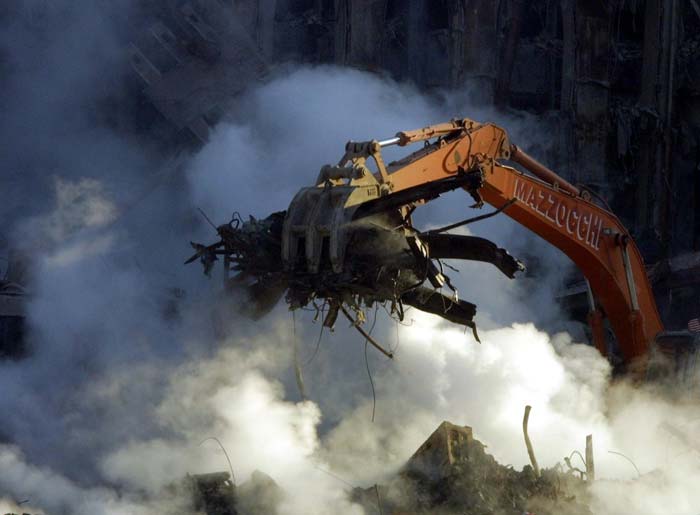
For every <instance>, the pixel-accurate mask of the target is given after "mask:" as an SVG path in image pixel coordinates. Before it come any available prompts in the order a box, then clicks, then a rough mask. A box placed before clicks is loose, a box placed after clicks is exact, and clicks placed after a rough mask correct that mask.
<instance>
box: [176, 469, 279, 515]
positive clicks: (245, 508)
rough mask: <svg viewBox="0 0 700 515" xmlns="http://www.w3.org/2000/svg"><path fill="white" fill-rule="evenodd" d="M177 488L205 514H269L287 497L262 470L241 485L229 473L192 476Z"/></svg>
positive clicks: (178, 491)
mask: <svg viewBox="0 0 700 515" xmlns="http://www.w3.org/2000/svg"><path fill="white" fill-rule="evenodd" d="M174 490H175V491H174V492H173V493H174V494H178V493H185V494H186V496H187V497H188V498H189V499H190V503H189V504H190V505H191V506H190V507H191V509H192V511H193V513H198V514H203V515H269V514H272V513H277V507H278V505H279V504H280V502H282V500H283V498H284V492H283V490H282V489H281V488H280V487H279V486H278V485H277V483H275V481H274V480H273V479H272V478H271V477H270V476H268V475H266V474H264V473H262V472H260V471H258V470H256V471H255V472H253V474H252V475H251V477H250V479H249V480H248V481H246V482H245V483H243V484H241V485H239V486H236V485H235V484H234V483H233V481H232V480H231V475H230V474H229V473H228V472H213V473H210V474H193V475H188V476H187V477H186V478H185V480H184V482H183V483H182V484H181V485H175V488H174Z"/></svg>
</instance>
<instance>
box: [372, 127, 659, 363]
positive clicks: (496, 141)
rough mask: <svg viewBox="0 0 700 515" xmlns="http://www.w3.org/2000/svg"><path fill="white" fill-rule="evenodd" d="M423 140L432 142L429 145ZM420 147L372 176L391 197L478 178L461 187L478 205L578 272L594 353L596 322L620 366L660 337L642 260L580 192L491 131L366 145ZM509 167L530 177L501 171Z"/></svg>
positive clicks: (606, 214)
mask: <svg viewBox="0 0 700 515" xmlns="http://www.w3.org/2000/svg"><path fill="white" fill-rule="evenodd" d="M431 139H435V140H434V141H433V142H430V140H431ZM418 141H423V142H425V144H424V147H423V148H422V149H421V150H419V151H417V152H415V153H413V154H411V155H409V156H407V157H405V158H403V159H401V160H400V161H397V162H394V163H390V164H389V165H388V166H387V167H386V170H383V168H384V166H383V163H382V173H381V175H379V174H377V178H378V181H379V182H380V183H381V184H382V188H383V189H384V191H386V190H389V191H391V194H395V193H398V192H401V191H403V190H409V189H411V188H417V187H421V186H425V185H426V184H429V183H433V182H436V181H441V180H443V179H446V178H449V177H459V176H460V175H463V176H474V175H478V181H476V186H475V181H473V180H472V181H469V183H468V184H469V185H468V186H465V189H468V190H469V192H470V193H471V194H472V196H474V197H475V198H476V199H477V200H478V201H479V203H480V202H481V201H482V200H483V202H486V203H488V204H491V205H492V206H494V207H496V208H499V209H503V212H504V213H505V214H506V215H508V216H509V217H510V218H512V219H513V220H515V221H516V222H518V223H520V224H521V225H523V226H525V227H526V228H528V229H529V230H531V231H533V232H534V233H536V234H538V235H539V236H540V237H542V238H543V239H545V240H546V241H548V242H549V243H551V244H552V245H554V246H555V247H557V248H558V249H560V250H561V251H562V252H564V253H565V254H566V255H567V256H569V258H571V260H572V261H573V262H574V263H576V265H578V267H579V268H580V269H581V271H582V272H583V274H584V276H585V277H586V280H587V282H588V286H589V305H590V312H589V323H590V324H591V328H592V331H593V339H594V344H595V345H596V347H597V348H598V349H599V350H600V351H601V353H603V354H604V355H605V354H606V345H605V337H604V330H603V318H604V317H607V318H608V320H609V321H610V325H611V327H612V329H613V331H614V333H615V335H616V337H617V341H618V346H619V349H620V352H621V353H622V356H623V358H624V360H625V362H631V361H633V360H636V359H639V358H643V357H644V356H645V355H646V354H647V351H648V348H649V346H650V345H651V343H652V342H653V341H654V338H655V337H656V336H657V334H658V333H660V332H661V331H662V330H663V325H662V322H661V319H660V317H659V313H658V310H657V307H656V303H655V300H654V296H653V293H652V289H651V286H650V284H649V279H648V277H647V274H646V270H645V266H644V261H643V259H642V256H641V254H640V252H639V249H638V248H637V246H636V245H635V243H634V241H633V240H632V238H631V237H630V235H629V232H628V231H627V229H626V228H625V227H624V226H623V225H622V223H621V222H620V220H619V219H618V218H617V217H616V216H615V215H614V214H612V213H611V212H610V211H608V210H606V209H604V208H602V207H600V206H599V205H597V204H595V203H593V202H592V201H591V199H590V195H589V194H588V192H585V191H581V190H580V189H579V188H577V187H575V186H573V185H571V184H570V183H568V182H567V181H565V180H564V179H563V178H561V177H559V176H558V175H557V174H556V173H554V172H553V171H551V170H549V169H548V168H546V167H545V166H543V165H542V164H540V163H538V162H537V161H536V160H535V159H533V158H531V157H530V156H528V155H527V154H526V153H525V152H523V151H522V150H521V149H519V148H518V147H516V146H515V145H513V144H511V142H510V141H509V139H508V135H507V134H506V132H505V131H504V130H503V129H502V128H500V127H498V126H496V125H493V124H490V123H487V124H480V123H477V122H474V121H472V120H469V119H463V120H454V121H452V122H448V123H443V124H439V125H434V126H430V127H426V128H424V129H419V130H416V131H406V132H399V133H398V134H397V135H396V137H395V138H393V139H391V140H386V141H382V142H374V143H375V145H374V147H373V148H374V152H373V153H375V154H378V153H379V148H380V147H384V146H388V145H400V146H404V145H407V144H410V143H414V142H418ZM506 161H511V162H514V163H517V164H519V165H521V166H522V167H523V168H524V169H525V170H527V171H528V172H530V174H532V175H529V174H526V173H523V172H521V171H518V170H516V169H515V168H513V167H510V166H507V165H506V164H504V162H506Z"/></svg>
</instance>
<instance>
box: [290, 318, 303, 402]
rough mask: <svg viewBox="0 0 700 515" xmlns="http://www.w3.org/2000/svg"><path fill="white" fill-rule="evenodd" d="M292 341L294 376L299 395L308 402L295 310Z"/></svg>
mask: <svg viewBox="0 0 700 515" xmlns="http://www.w3.org/2000/svg"><path fill="white" fill-rule="evenodd" d="M292 339H293V342H292V343H293V346H294V375H295V377H296V380H297V388H299V395H301V398H302V399H303V400H306V388H305V387H304V376H303V375H302V372H301V365H300V364H299V346H298V342H297V319H296V314H295V312H294V310H292Z"/></svg>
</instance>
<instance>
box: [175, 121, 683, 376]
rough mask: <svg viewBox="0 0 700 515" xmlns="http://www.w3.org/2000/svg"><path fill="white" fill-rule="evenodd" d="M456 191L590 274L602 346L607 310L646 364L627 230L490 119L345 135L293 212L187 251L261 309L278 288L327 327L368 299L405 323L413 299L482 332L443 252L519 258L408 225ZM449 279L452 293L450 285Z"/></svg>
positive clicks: (505, 262)
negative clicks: (406, 151)
mask: <svg viewBox="0 0 700 515" xmlns="http://www.w3.org/2000/svg"><path fill="white" fill-rule="evenodd" d="M418 142H422V143H423V145H422V146H421V148H420V149H419V150H417V151H415V152H413V153H412V154H410V155H408V156H406V157H404V158H402V159H400V160H398V161H395V162H392V163H389V164H386V163H385V162H384V159H383V157H382V149H383V148H385V147H387V146H392V145H398V146H401V147H403V146H406V145H409V144H413V143H418ZM371 161H374V164H375V169H376V171H372V170H371V168H370V164H371V163H370V162H371ZM509 163H510V164H513V165H519V166H520V167H521V168H522V170H519V169H516V168H514V167H513V166H509ZM455 189H463V190H465V191H466V192H468V193H469V194H470V195H471V197H472V198H473V199H474V200H475V201H476V204H475V206H472V207H481V206H482V205H483V204H484V203H487V204H490V205H492V206H494V207H495V208H496V212H495V213H498V212H503V213H505V214H506V215H507V216H509V217H510V218H512V219H513V220H515V221H516V222H518V223H519V224H521V225H522V226H524V227H525V228H527V229H529V230H530V231H532V232H534V233H535V234H537V235H539V236H540V237H541V238H543V239H544V240H546V241H547V242H549V243H550V244H552V245H554V246H555V247H557V248H558V249H560V250H561V251H562V252H564V254H566V255H567V256H568V257H569V258H571V260H572V261H573V262H574V263H575V264H576V265H578V267H579V268H580V269H581V271H582V272H583V275H584V276H585V278H586V281H587V285H588V299H589V315H588V320H589V323H590V325H591V329H592V334H593V341H594V344H595V346H596V347H597V348H598V349H599V350H600V352H601V353H602V354H603V355H607V351H608V345H607V339H606V333H605V326H604V319H605V318H607V319H608V320H609V323H610V327H611V328H612V330H613V332H614V333H615V336H616V339H617V347H618V349H619V352H620V354H621V355H622V358H623V360H624V362H625V363H627V364H630V363H633V362H639V363H641V364H642V369H643V368H644V364H645V358H646V356H647V355H648V350H649V347H650V345H651V344H652V343H653V342H654V341H655V340H656V341H657V342H658V341H659V340H658V336H659V335H660V334H661V333H662V331H663V326H662V323H661V319H660V317H659V313H658V310H657V308H656V303H655V300H654V296H653V292H652V289H651V286H650V284H649V279H648V278H647V274H646V270H645V266H644V261H643V259H642V256H641V254H640V252H639V249H638V248H637V246H636V245H635V243H634V241H633V240H632V238H631V237H630V234H629V233H628V231H627V229H626V228H625V227H624V225H623V224H622V223H621V222H620V220H619V219H618V218H617V217H616V216H615V215H614V214H612V213H611V212H610V211H609V210H608V209H606V208H604V207H602V206H601V205H599V204H598V203H595V202H593V201H592V200H591V193H590V192H589V191H587V190H585V189H583V188H580V187H578V186H575V185H573V184H570V183H569V182H567V181H566V180H564V179H563V178H561V177H559V176H558V175H557V174H556V173H554V172H553V171H552V170H550V169H549V168H547V167H546V166H544V165H542V164H541V163H539V162H538V161H537V160H535V159H534V158H532V157H530V156H529V155H527V154H526V153H525V152H524V151H523V150H521V149H520V148H518V147H517V146H515V145H513V144H512V143H511V141H510V140H509V138H508V135H507V133H506V132H505V131H504V130H503V129H502V128H500V127H498V126H497V125H494V124H491V123H484V124H482V123H478V122H475V121H473V120H469V119H457V120H452V121H450V122H446V123H441V124H438V125H431V126H428V127H424V128H422V129H418V130H412V131H402V132H398V133H397V134H396V135H395V137H393V138H390V139H387V140H383V141H377V140H372V141H365V142H353V141H350V142H348V143H347V145H346V147H345V153H344V155H343V156H342V157H341V159H340V160H339V161H338V163H337V164H335V165H325V166H323V167H322V168H321V171H320V173H319V175H318V177H317V179H316V182H315V183H314V185H312V186H310V187H307V188H303V189H302V190H300V191H299V192H298V193H297V195H296V196H295V197H294V199H293V200H292V202H291V204H290V205H289V208H288V209H287V210H286V211H282V212H278V213H274V214H272V215H270V216H269V217H268V218H266V219H264V220H256V219H254V218H252V217H251V219H250V220H249V221H243V220H242V219H240V218H237V219H233V220H231V222H229V223H228V224H225V225H222V226H220V227H219V228H218V229H217V232H218V233H219V236H220V237H221V239H220V241H218V242H216V243H214V244H212V245H209V246H204V245H200V244H195V243H193V247H194V248H195V249H196V251H197V252H196V254H195V255H194V256H192V258H191V259H190V260H189V261H193V260H195V259H197V258H199V259H200V261H201V262H202V264H203V265H204V267H205V272H208V271H210V270H211V268H212V265H213V263H214V262H215V261H216V260H217V259H218V257H219V256H222V257H223V260H224V275H225V281H226V285H227V287H230V288H238V289H241V288H243V289H244V290H245V291H246V292H247V294H248V296H249V299H250V303H249V311H250V314H251V315H252V316H254V317H259V316H262V315H264V314H265V313H266V312H267V311H269V310H270V309H272V307H273V306H274V305H275V304H276V303H277V301H278V299H279V298H280V297H281V296H282V295H285V296H286V301H287V303H288V304H289V306H290V308H291V309H296V308H299V307H304V306H309V305H311V306H315V307H316V308H317V309H318V310H319V312H324V313H325V315H324V325H326V326H329V327H332V326H333V324H334V323H335V320H336V318H337V316H338V314H339V313H342V314H344V315H345V316H346V317H348V318H350V319H351V320H353V323H354V324H355V325H356V326H358V327H359V324H361V322H362V320H363V319H364V312H363V309H364V308H365V307H370V306H373V305H374V304H375V303H380V304H383V305H384V307H387V305H388V306H389V307H388V309H387V310H388V311H389V310H390V311H389V312H390V313H391V314H392V315H396V316H397V318H399V319H402V318H403V313H404V310H403V305H404V304H407V305H410V306H414V307H416V308H418V309H421V310H423V311H427V312H430V313H435V314H438V315H440V316H442V317H443V318H445V319H447V320H450V321H453V322H456V323H460V324H463V325H466V326H469V327H472V329H473V330H474V335H475V336H476V337H477V338H478V336H477V334H476V327H475V325H474V321H473V317H474V315H475V313H476V306H475V305H474V304H471V303H469V302H466V301H464V300H462V299H459V297H458V295H457V291H456V289H455V288H454V287H453V286H452V284H451V282H450V280H449V278H448V277H447V276H446V275H445V274H444V273H443V267H442V264H441V262H440V259H465V260H476V261H484V262H488V263H491V264H493V265H494V266H496V267H498V269H500V270H501V271H502V272H503V273H504V274H505V275H506V276H508V277H511V278H512V277H513V276H514V275H515V274H516V273H517V272H519V271H522V270H523V269H524V267H523V265H522V263H520V261H518V260H517V259H515V258H513V257H512V256H511V255H510V254H508V252H507V251H506V250H504V249H502V248H499V247H498V246H497V245H495V244H494V243H492V242H490V241H488V240H486V239H484V238H477V237H473V236H463V235H458V234H449V233H447V232H446V231H448V230H449V229H451V228H454V227H456V226H457V225H460V224H452V225H451V226H448V227H446V228H442V229H441V230H432V231H427V232H421V231H420V230H418V229H416V228H415V227H414V226H413V223H412V217H411V215H412V213H413V211H414V210H415V209H416V208H417V207H419V206H420V205H422V204H425V203H426V202H430V201H431V200H433V199H435V198H437V197H438V196H439V195H440V194H441V193H444V192H446V191H450V190H455ZM495 213H492V214H495ZM487 216H491V215H483V216H480V217H476V218H475V219H471V220H470V221H475V220H478V219H481V218H485V217H487ZM189 261H188V262H189ZM280 264H281V265H282V266H280ZM230 272H235V273H236V275H235V276H234V277H232V278H230V277H229V273H230ZM427 283H430V287H428V286H427V285H426V284H427ZM446 288H447V289H450V290H452V292H453V294H452V295H451V296H448V295H444V294H443V293H441V291H443V290H445V289H446ZM318 301H321V303H322V305H321V306H319V305H318V303H317V302H318ZM346 307H349V308H350V310H351V311H354V312H355V313H356V316H355V318H354V319H353V318H352V316H351V315H350V313H349V311H348V309H346ZM326 308H327V309H326ZM671 336H672V339H674V341H676V340H678V338H680V337H682V335H680V336H678V335H671ZM681 339H682V338H681ZM669 341H670V340H669Z"/></svg>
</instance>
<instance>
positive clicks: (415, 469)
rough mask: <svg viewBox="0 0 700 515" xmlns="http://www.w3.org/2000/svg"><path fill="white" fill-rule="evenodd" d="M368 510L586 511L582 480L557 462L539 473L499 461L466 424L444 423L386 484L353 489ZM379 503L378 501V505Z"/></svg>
mask: <svg viewBox="0 0 700 515" xmlns="http://www.w3.org/2000/svg"><path fill="white" fill-rule="evenodd" d="M353 495H354V500H355V502H357V503H359V504H361V505H362V506H364V507H365V509H366V510H367V512H368V513H372V512H376V511H377V510H378V508H379V507H381V509H380V510H379V511H380V512H381V513H401V514H409V513H410V514H424V513H425V514H427V513H431V514H441V515H443V514H444V515H447V514H464V513H469V514H474V515H479V514H484V515H486V514H504V515H505V514H508V515H510V514H518V515H520V514H522V513H525V512H530V513H537V514H538V515H542V514H548V513H549V514H557V513H567V514H568V515H579V514H580V515H587V514H591V513H592V512H591V510H590V509H589V508H588V506H587V494H586V482H585V481H584V480H583V479H581V478H580V477H579V476H578V475H575V474H574V473H573V472H564V471H563V469H562V468H561V467H560V466H557V467H555V468H552V469H543V470H542V471H541V474H540V476H539V477H537V475H536V474H535V470H534V469H533V468H532V467H531V466H529V465H527V466H525V467H524V468H523V470H522V471H517V470H515V469H513V467H511V466H504V465H500V464H499V463H498V462H496V460H495V459H494V458H493V456H491V455H490V454H488V453H486V447H485V446H484V444H482V443H481V442H480V441H479V440H476V439H475V438H474V437H473V434H472V429H471V428H470V427H468V426H457V425H454V424H451V423H450V422H443V423H442V424H441V425H440V426H439V427H438V428H437V429H436V430H435V432H434V433H433V434H432V435H431V436H430V437H429V438H428V439H427V440H426V441H425V443H424V444H423V445H421V447H420V448H419V449H418V450H417V451H416V452H415V454H414V455H413V456H412V457H411V458H410V459H409V460H408V462H407V463H406V465H405V466H404V467H403V469H402V470H401V471H400V472H399V473H398V475H397V476H396V477H395V478H393V479H392V480H390V481H389V482H388V483H387V484H385V485H376V486H374V487H372V488H368V489H356V490H355V491H354V492H353ZM378 504H379V506H378Z"/></svg>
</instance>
